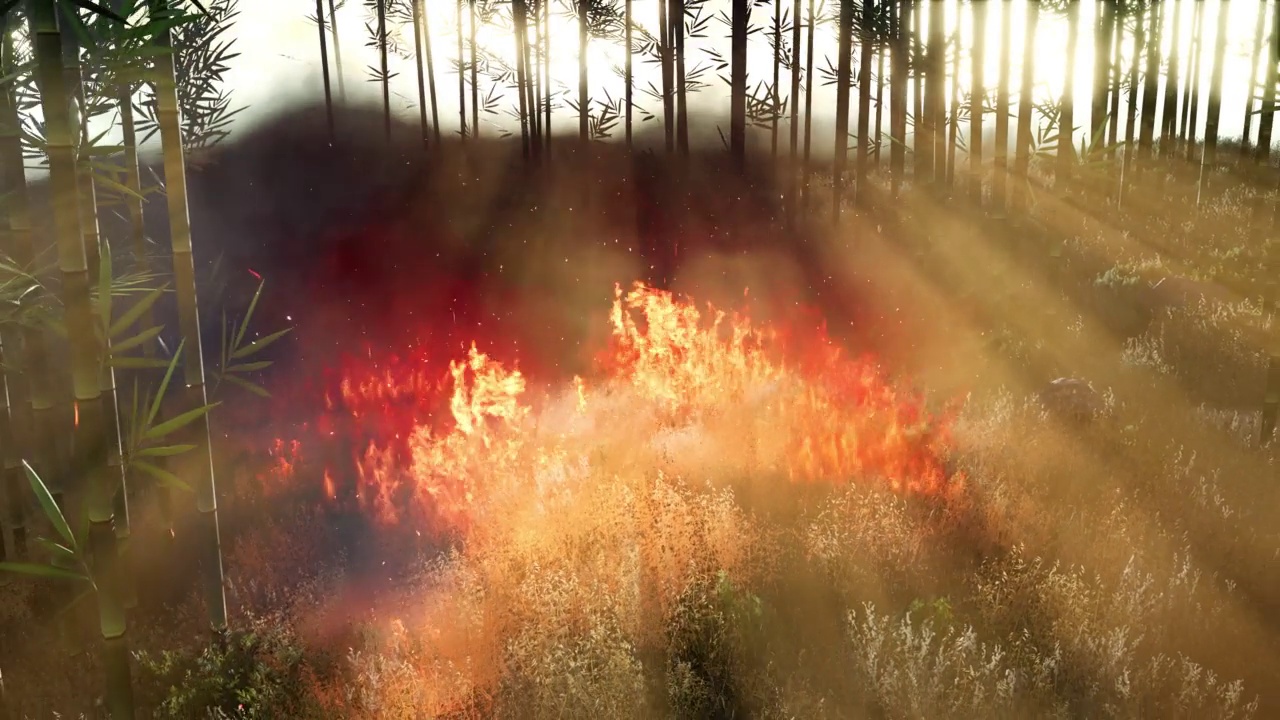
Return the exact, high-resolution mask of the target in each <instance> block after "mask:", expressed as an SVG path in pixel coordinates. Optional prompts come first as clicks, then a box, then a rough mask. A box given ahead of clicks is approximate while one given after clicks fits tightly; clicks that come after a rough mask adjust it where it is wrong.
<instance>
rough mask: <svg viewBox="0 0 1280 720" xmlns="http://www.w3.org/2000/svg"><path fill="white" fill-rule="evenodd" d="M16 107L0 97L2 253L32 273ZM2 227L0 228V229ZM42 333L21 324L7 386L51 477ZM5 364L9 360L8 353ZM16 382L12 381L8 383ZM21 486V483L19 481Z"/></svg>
mask: <svg viewBox="0 0 1280 720" xmlns="http://www.w3.org/2000/svg"><path fill="white" fill-rule="evenodd" d="M2 35H3V40H4V42H3V43H2V44H3V47H4V53H5V59H4V61H3V63H0V67H5V68H8V67H9V66H10V65H11V64H12V60H13V44H12V43H13V38H12V36H11V35H10V34H9V33H8V32H5V33H3V34H2ZM18 130H19V120H18V111H17V105H16V104H15V102H14V97H13V95H12V91H6V92H0V175H2V176H3V178H4V181H3V185H0V193H4V194H5V195H6V196H7V198H8V201H7V203H6V208H5V210H6V212H5V215H6V216H7V221H8V222H7V228H5V229H7V237H6V238H5V240H6V242H5V244H4V249H5V250H7V251H8V252H9V253H10V256H11V257H12V259H13V262H14V264H15V265H16V266H17V267H18V268H20V269H22V270H24V271H26V272H33V271H34V270H35V244H34V240H33V235H32V229H31V210H30V204H29V200H28V197H27V183H26V178H25V174H24V171H23V165H24V159H23V155H22V138H21V135H20V134H19V132H18ZM0 227H2V226H0ZM45 333H46V329H45V328H44V327H43V325H41V324H38V323H27V324H25V325H24V326H23V327H22V329H21V330H20V332H19V333H18V334H19V335H20V342H15V343H13V344H12V345H10V347H21V350H22V353H21V363H20V364H21V367H23V368H25V370H26V372H25V373H24V374H25V375H26V381H27V382H26V383H21V382H14V383H13V384H11V386H10V388H9V391H10V401H11V407H19V408H21V410H22V412H23V415H24V417H25V418H26V423H25V426H26V427H28V428H29V433H28V435H27V442H28V446H27V448H28V451H27V457H28V458H29V461H30V463H31V465H32V467H34V468H35V469H36V470H37V472H42V473H44V474H45V475H48V476H52V475H53V474H55V472H56V471H57V470H58V466H59V464H60V463H59V458H58V445H57V442H56V435H55V430H54V422H55V418H54V403H53V373H52V371H51V370H50V364H49V348H48V340H47V338H46V335H45ZM9 357H10V360H11V361H12V360H13V358H14V357H15V354H14V352H12V351H11V352H10V353H9ZM11 379H12V380H15V381H16V380H17V379H16V378H11ZM20 482H21V483H23V484H24V485H25V483H26V478H25V477H23V478H21V480H20Z"/></svg>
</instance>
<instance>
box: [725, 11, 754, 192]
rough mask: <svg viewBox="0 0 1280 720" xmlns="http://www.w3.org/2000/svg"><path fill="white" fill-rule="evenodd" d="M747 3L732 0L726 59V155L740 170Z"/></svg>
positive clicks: (744, 155)
mask: <svg viewBox="0 0 1280 720" xmlns="http://www.w3.org/2000/svg"><path fill="white" fill-rule="evenodd" d="M749 7H750V3H749V0H733V15H732V16H731V20H730V22H731V23H732V32H731V33H730V45H731V49H730V59H729V88H730V91H729V92H730V96H729V154H730V155H731V156H732V157H733V162H734V164H735V165H737V167H738V168H739V169H741V168H745V167H746V164H747V12H748V9H749Z"/></svg>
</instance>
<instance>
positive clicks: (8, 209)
mask: <svg viewBox="0 0 1280 720" xmlns="http://www.w3.org/2000/svg"><path fill="white" fill-rule="evenodd" d="M7 20H8V18H7V16H0V75H8V74H9V73H10V72H11V71H12V68H13V64H14V63H13V54H14V48H13V36H12V35H11V34H10V33H9V27H8V22H7ZM21 158H22V139H21V137H20V136H19V135H18V114H17V111H16V108H15V106H14V103H13V95H12V92H11V90H10V89H9V88H3V89H0V196H3V197H5V198H7V200H6V201H5V203H4V206H3V208H0V252H3V253H5V254H7V255H8V256H9V257H10V258H12V257H13V256H14V255H15V252H14V241H15V235H16V232H15V228H14V226H13V224H12V220H11V219H12V217H13V215H14V214H15V213H17V205H18V204H19V203H22V204H25V203H26V177H25V176H24V174H23V170H22V159H21ZM22 214H23V215H25V214H26V210H25V209H23V211H22ZM28 240H29V234H28ZM0 334H2V336H0V367H4V366H5V364H6V361H7V363H9V364H13V365H14V366H15V368H16V366H17V360H18V358H19V357H20V336H19V334H18V333H16V332H14V330H13V329H12V328H9V327H6V328H5V329H4V330H3V331H0ZM15 368H5V371H4V373H3V376H2V377H0V380H2V381H3V387H0V393H3V394H0V400H3V402H4V408H3V412H2V413H0V424H2V425H3V427H0V444H3V453H4V457H3V460H4V474H3V477H0V483H2V487H0V492H3V496H4V498H5V502H6V504H7V511H8V512H7V517H6V518H5V522H6V524H7V525H8V530H9V542H10V545H9V546H8V547H7V551H6V557H11V558H15V559H19V560H21V559H24V558H25V557H26V554H27V534H26V512H25V510H26V497H27V495H26V492H25V490H24V488H25V483H26V479H25V477H24V475H23V470H22V461H21V460H22V447H24V446H25V444H24V445H19V443H18V437H17V433H18V429H19V428H24V427H28V422H27V421H25V420H24V419H23V416H24V415H25V414H26V413H24V412H23V411H24V409H25V408H24V405H25V402H24V401H25V400H26V395H27V394H26V393H25V392H24V388H23V378H22V373H21V372H20V371H18V370H16V369H15Z"/></svg>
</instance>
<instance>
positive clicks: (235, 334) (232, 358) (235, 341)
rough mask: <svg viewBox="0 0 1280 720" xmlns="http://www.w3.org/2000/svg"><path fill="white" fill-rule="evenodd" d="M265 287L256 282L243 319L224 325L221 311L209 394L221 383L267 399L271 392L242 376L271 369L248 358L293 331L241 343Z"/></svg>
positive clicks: (223, 316) (279, 332)
mask: <svg viewBox="0 0 1280 720" xmlns="http://www.w3.org/2000/svg"><path fill="white" fill-rule="evenodd" d="M265 284H266V283H265V281H263V282H260V283H258V289H257V291H256V292H254V293H253V300H251V301H250V302H249V309H248V310H247V311H245V314H244V318H243V319H242V320H240V322H239V323H229V322H227V315H226V313H225V312H223V314H222V349H221V352H220V353H219V355H218V364H217V366H216V367H215V368H214V369H213V372H212V375H213V386H212V388H211V392H213V393H216V392H217V391H218V388H219V387H220V386H221V385H222V382H223V381H224V380H225V381H227V382H228V383H231V384H232V385H235V386H237V387H240V388H243V389H245V390H248V391H249V392H251V393H253V394H254V395H257V396H258V397H263V398H269V397H271V393H269V392H267V389H266V388H264V387H262V386H261V385H258V384H257V383H254V382H252V381H250V380H248V379H246V378H245V377H244V376H245V375H247V374H249V373H254V372H258V371H259V370H265V369H266V368H268V367H271V361H270V360H250V358H252V357H253V356H255V355H257V354H258V353H261V352H262V351H263V350H266V349H267V348H268V347H270V346H271V345H273V344H274V343H275V342H276V341H277V340H279V339H280V338H282V337H284V336H285V335H288V334H289V333H290V332H291V331H292V330H293V328H285V329H283V330H277V331H276V332H273V333H271V334H269V335H267V336H265V337H260V338H258V339H256V340H252V341H250V342H247V343H246V342H245V335H246V334H247V333H248V331H249V323H250V321H252V320H253V311H254V310H256V309H257V308H258V300H259V299H260V298H261V297H262V288H263V286H264V285H265Z"/></svg>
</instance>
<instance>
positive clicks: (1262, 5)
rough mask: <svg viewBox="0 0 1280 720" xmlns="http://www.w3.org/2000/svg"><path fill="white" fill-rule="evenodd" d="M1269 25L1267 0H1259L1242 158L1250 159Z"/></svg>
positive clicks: (1254, 27) (1241, 150) (1250, 65)
mask: <svg viewBox="0 0 1280 720" xmlns="http://www.w3.org/2000/svg"><path fill="white" fill-rule="evenodd" d="M1266 27H1267V0H1258V17H1257V19H1256V20H1255V21H1254V26H1253V51H1252V53H1250V55H1249V57H1250V58H1251V60H1252V62H1251V63H1249V69H1250V72H1249V92H1248V94H1247V96H1246V97H1245V104H1244V130H1243V131H1242V132H1241V133H1240V159H1241V161H1248V159H1249V136H1250V134H1251V133H1252V131H1253V108H1254V100H1257V99H1258V68H1259V66H1261V65H1262V36H1263V32H1264V31H1265V30H1266Z"/></svg>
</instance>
